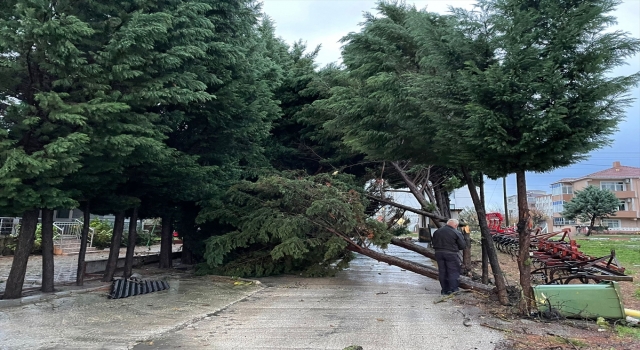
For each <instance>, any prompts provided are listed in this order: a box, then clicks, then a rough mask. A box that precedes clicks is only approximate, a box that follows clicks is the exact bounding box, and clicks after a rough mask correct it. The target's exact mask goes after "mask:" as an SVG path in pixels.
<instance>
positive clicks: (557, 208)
mask: <svg viewBox="0 0 640 350" xmlns="http://www.w3.org/2000/svg"><path fill="white" fill-rule="evenodd" d="M587 186H596V187H598V188H600V189H607V190H610V191H612V192H614V193H615V195H616V197H618V199H620V207H619V209H618V212H617V213H616V214H615V216H612V217H610V218H607V219H603V220H602V221H601V222H598V223H597V224H599V225H602V226H607V227H608V228H609V232H629V233H630V232H640V223H638V219H640V196H639V193H640V191H639V190H640V168H636V167H630V166H624V165H621V164H620V162H613V167H611V168H609V169H606V170H602V171H598V172H595V173H593V174H589V175H585V176H582V177H578V178H567V179H562V180H560V181H558V182H555V183H553V184H551V199H552V207H553V216H552V224H553V229H554V231H557V230H560V229H562V228H565V227H573V228H576V227H581V226H584V225H585V223H580V222H576V221H574V220H567V219H566V218H564V217H563V216H562V212H563V211H564V204H565V203H567V202H568V201H570V200H571V199H572V198H573V196H574V195H575V192H576V191H580V190H582V189H584V188H586V187H587Z"/></svg>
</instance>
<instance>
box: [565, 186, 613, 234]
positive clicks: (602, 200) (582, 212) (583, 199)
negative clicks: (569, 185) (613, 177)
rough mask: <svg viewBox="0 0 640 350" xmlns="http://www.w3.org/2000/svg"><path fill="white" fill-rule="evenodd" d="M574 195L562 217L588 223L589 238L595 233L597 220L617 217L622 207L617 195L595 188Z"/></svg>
mask: <svg viewBox="0 0 640 350" xmlns="http://www.w3.org/2000/svg"><path fill="white" fill-rule="evenodd" d="M574 194H575V196H574V197H573V198H572V199H571V200H570V201H569V202H568V203H566V204H565V205H564V211H563V212H562V215H563V216H564V217H566V218H567V219H569V220H575V219H579V220H580V221H582V222H588V223H589V231H587V236H588V235H590V234H591V233H593V227H594V226H595V224H596V219H601V220H602V219H604V218H607V217H610V216H612V215H615V214H616V212H617V211H618V208H619V207H620V200H619V199H618V197H616V195H615V193H613V192H611V191H609V190H601V189H599V188H597V187H595V186H587V187H586V188H585V189H584V190H582V191H576V192H575V193H574Z"/></svg>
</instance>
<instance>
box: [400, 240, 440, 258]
mask: <svg viewBox="0 0 640 350" xmlns="http://www.w3.org/2000/svg"><path fill="white" fill-rule="evenodd" d="M391 244H393V245H397V246H398V247H402V248H404V249H408V250H411V251H413V252H416V253H418V254H422V255H424V256H426V257H427V258H429V259H433V260H436V252H435V250H433V248H429V247H423V246H421V245H417V244H414V243H412V242H408V241H405V240H402V239H400V238H391Z"/></svg>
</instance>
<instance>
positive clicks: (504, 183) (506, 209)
mask: <svg viewBox="0 0 640 350" xmlns="http://www.w3.org/2000/svg"><path fill="white" fill-rule="evenodd" d="M502 192H503V194H504V220H505V225H506V227H509V207H508V206H507V177H506V176H505V177H503V178H502Z"/></svg>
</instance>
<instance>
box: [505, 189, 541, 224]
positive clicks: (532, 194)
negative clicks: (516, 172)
mask: <svg viewBox="0 0 640 350" xmlns="http://www.w3.org/2000/svg"><path fill="white" fill-rule="evenodd" d="M546 195H547V192H545V191H540V190H527V204H528V205H529V209H535V208H537V205H538V204H537V203H538V201H537V198H539V197H543V196H546ZM507 211H508V214H509V217H510V218H515V217H518V196H517V195H513V196H509V197H507Z"/></svg>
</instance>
